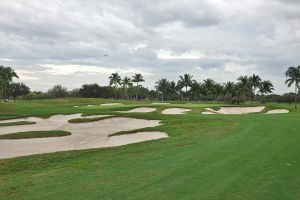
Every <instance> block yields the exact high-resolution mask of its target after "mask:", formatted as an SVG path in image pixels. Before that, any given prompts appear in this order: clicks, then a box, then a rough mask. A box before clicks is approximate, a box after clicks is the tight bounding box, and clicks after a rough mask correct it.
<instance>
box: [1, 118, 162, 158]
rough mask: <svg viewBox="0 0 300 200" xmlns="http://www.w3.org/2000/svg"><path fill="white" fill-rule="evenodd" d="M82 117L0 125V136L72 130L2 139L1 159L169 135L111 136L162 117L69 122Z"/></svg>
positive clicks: (37, 119) (137, 127)
mask: <svg viewBox="0 0 300 200" xmlns="http://www.w3.org/2000/svg"><path fill="white" fill-rule="evenodd" d="M97 116H99V115H97ZM102 116H103V115H102ZM79 117H81V114H73V115H55V116H52V117H50V118H49V119H40V118H26V120H27V121H36V122H37V124H33V125H21V126H9V127H0V134H1V135H2V134H8V133H15V132H21V131H22V132H23V131H39V130H64V131H69V132H71V133H72V135H70V136H64V137H55V138H54V137H53V138H34V139H18V140H0V158H11V157H17V156H25V155H32V154H41V153H50V152H57V151H69V150H76V149H90V148H101V147H113V146H120V145H126V144H131V143H137V142H142V141H148V140H156V139H160V138H165V137H168V136H167V134H165V133H161V132H142V133H134V134H130V135H121V136H113V137H108V135H110V134H113V133H116V132H119V131H130V130H134V129H140V128H145V127H155V126H159V125H160V123H159V120H144V119H133V118H125V117H116V118H109V119H104V120H100V121H96V122H87V123H80V124H70V123H68V120H70V119H74V118H79ZM89 117H92V116H89ZM93 117H95V116H93ZM18 120H21V119H18ZM18 120H17V121H18ZM23 120H24V119H23ZM7 121H8V120H5V121H3V122H7ZM14 121H16V120H14Z"/></svg>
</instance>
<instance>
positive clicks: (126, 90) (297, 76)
mask: <svg viewBox="0 0 300 200" xmlns="http://www.w3.org/2000/svg"><path fill="white" fill-rule="evenodd" d="M285 76H286V82H285V83H286V84H287V86H288V87H292V86H294V87H295V93H287V94H284V95H275V94H273V91H274V86H273V84H272V82H271V81H269V80H262V78H261V77H260V76H258V75H256V74H253V75H251V76H245V75H243V76H240V77H238V78H237V80H236V81H235V82H233V81H228V82H226V83H218V82H216V81H214V80H213V79H209V78H208V79H205V80H204V81H197V80H195V79H194V78H193V75H190V74H184V75H182V76H179V78H178V80H176V81H174V80H167V79H166V78H161V79H159V80H158V81H156V82H155V87H154V89H153V90H150V89H148V88H146V87H144V86H142V83H143V82H145V79H144V78H143V76H142V75H141V74H139V73H137V74H135V75H134V76H132V77H128V76H125V77H123V78H122V77H121V76H120V75H119V74H118V73H113V74H111V75H110V76H109V84H108V86H100V85H98V84H97V83H94V84H84V85H82V86H81V88H78V89H74V90H72V91H68V90H67V88H65V87H63V86H61V85H56V86H54V87H53V88H51V89H49V90H48V91H47V92H40V91H34V92H30V88H29V87H28V86H26V85H25V84H24V83H14V82H13V79H14V78H16V79H17V78H18V75H17V73H16V72H15V71H14V70H13V69H12V68H11V67H4V66H0V95H1V97H2V99H8V98H13V99H14V100H15V99H17V98H26V99H43V98H63V97H67V96H71V97H89V98H91V97H92V98H114V99H136V100H138V99H140V100H142V99H149V100H162V101H166V100H172V101H174V100H185V101H200V100H201V101H217V102H226V103H232V104H242V103H246V102H247V101H251V102H255V101H261V102H266V101H276V102H289V103H291V96H293V98H294V102H295V108H297V101H298V97H297V96H298V93H299V89H300V86H299V84H300V66H298V67H289V68H288V70H287V71H286V73H285Z"/></svg>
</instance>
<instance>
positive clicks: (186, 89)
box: [185, 86, 188, 100]
mask: <svg viewBox="0 0 300 200" xmlns="http://www.w3.org/2000/svg"><path fill="white" fill-rule="evenodd" d="M185 95H186V100H188V95H187V86H185Z"/></svg>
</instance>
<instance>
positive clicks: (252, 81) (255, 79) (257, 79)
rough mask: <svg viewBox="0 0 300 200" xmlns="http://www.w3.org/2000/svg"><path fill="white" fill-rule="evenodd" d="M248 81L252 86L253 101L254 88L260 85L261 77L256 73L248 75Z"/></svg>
mask: <svg viewBox="0 0 300 200" xmlns="http://www.w3.org/2000/svg"><path fill="white" fill-rule="evenodd" d="M249 82H250V85H251V87H252V93H253V101H255V97H256V89H257V88H259V87H260V86H261V78H260V77H259V76H258V75H255V74H253V75H252V76H250V78H249Z"/></svg>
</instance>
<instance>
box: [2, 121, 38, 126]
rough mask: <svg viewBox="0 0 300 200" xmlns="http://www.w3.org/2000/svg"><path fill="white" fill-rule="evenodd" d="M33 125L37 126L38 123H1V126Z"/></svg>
mask: <svg viewBox="0 0 300 200" xmlns="http://www.w3.org/2000/svg"><path fill="white" fill-rule="evenodd" d="M31 124H36V122H28V121H19V122H7V123H1V122H0V126H20V125H31Z"/></svg>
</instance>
